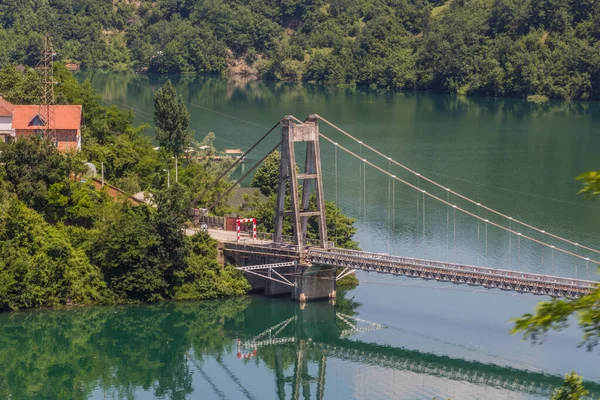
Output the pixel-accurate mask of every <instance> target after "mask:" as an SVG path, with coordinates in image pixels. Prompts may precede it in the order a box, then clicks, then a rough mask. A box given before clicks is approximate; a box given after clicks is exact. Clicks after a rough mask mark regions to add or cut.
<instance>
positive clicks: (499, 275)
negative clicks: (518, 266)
mask: <svg viewBox="0 0 600 400" xmlns="http://www.w3.org/2000/svg"><path fill="white" fill-rule="evenodd" d="M306 258H307V260H309V261H310V262H311V263H313V264H323V265H331V266H334V267H342V268H352V269H358V270H363V271H368V272H379V273H384V274H392V275H403V276H407V277H410V278H421V279H426V280H437V281H441V282H452V283H455V284H467V285H471V286H483V287H485V288H489V289H501V290H509V291H514V292H518V293H532V294H536V295H547V296H552V297H567V298H577V297H580V296H582V295H585V294H588V293H590V292H591V291H592V290H593V289H594V288H595V287H596V285H597V282H594V281H586V280H581V279H571V278H561V277H557V276H551V275H542V274H534V273H529V272H519V271H510V270H504V269H495V268H487V267H478V266H472V265H463V264H455V263H449V262H442V261H429V260H422V259H418V258H408V257H399V256H391V255H387V254H380V253H368V252H363V251H354V250H345V249H338V248H334V249H318V248H310V249H308V251H307V256H306Z"/></svg>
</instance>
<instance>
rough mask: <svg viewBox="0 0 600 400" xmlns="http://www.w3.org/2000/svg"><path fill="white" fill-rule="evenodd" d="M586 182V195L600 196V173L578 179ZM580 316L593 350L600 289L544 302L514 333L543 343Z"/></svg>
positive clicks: (598, 334) (599, 327) (599, 322)
mask: <svg viewBox="0 0 600 400" xmlns="http://www.w3.org/2000/svg"><path fill="white" fill-rule="evenodd" d="M577 180H580V181H582V183H583V188H582V189H581V190H580V191H579V193H583V194H584V195H586V196H587V197H589V198H594V197H596V196H598V195H599V194H600V171H591V172H586V173H583V174H581V175H579V176H578V177H577ZM572 315H577V318H578V320H579V326H580V328H581V329H582V330H583V338H582V341H581V345H582V346H585V347H586V348H587V350H588V351H591V350H592V349H593V348H594V347H595V346H596V345H598V343H599V341H600V286H598V287H597V288H596V289H595V290H593V291H592V292H591V293H590V294H587V295H585V296H582V297H579V298H578V299H573V300H558V299H553V300H552V301H546V302H540V303H538V305H537V309H536V311H535V313H533V314H531V313H528V314H524V315H523V316H521V317H519V318H516V319H514V320H513V322H514V323H515V325H514V327H513V329H512V331H511V332H512V333H513V334H514V333H523V334H524V336H525V338H529V339H531V340H532V341H533V342H541V341H543V337H544V336H545V335H546V334H547V333H548V331H550V330H554V331H559V330H561V329H564V328H565V327H567V326H568V320H569V317H571V316H572Z"/></svg>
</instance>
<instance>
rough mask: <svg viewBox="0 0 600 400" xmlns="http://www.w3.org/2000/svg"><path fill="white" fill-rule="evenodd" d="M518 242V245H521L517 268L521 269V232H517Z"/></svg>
mask: <svg viewBox="0 0 600 400" xmlns="http://www.w3.org/2000/svg"><path fill="white" fill-rule="evenodd" d="M517 242H518V246H519V256H518V258H517V264H518V265H517V269H518V270H520V269H521V234H520V233H519V234H517Z"/></svg>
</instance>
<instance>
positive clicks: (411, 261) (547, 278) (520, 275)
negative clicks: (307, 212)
mask: <svg viewBox="0 0 600 400" xmlns="http://www.w3.org/2000/svg"><path fill="white" fill-rule="evenodd" d="M311 255H317V256H318V255H322V256H325V257H327V256H330V257H331V256H332V255H333V256H335V255H339V256H350V257H356V258H361V259H365V260H373V261H384V262H389V263H392V264H406V265H414V266H422V267H434V268H442V269H445V270H454V271H460V272H472V273H476V274H481V275H493V276H500V277H511V278H517V279H521V280H528V281H533V282H542V281H543V282H552V283H557V284H564V285H570V286H577V287H585V288H589V289H594V288H595V287H596V286H597V285H598V282H594V281H588V280H583V279H573V278H563V277H559V276H552V275H541V274H532V273H528V272H519V271H510V270H505V269H495V268H488V267H479V266H473V265H464V264H456V263H450V262H440V261H431V260H423V259H419V258H408V257H400V256H392V255H389V254H382V253H368V252H362V251H356V250H346V249H339V248H335V249H330V250H318V249H310V250H309V256H311Z"/></svg>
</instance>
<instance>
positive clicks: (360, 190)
mask: <svg viewBox="0 0 600 400" xmlns="http://www.w3.org/2000/svg"><path fill="white" fill-rule="evenodd" d="M358 145H359V150H358V154H359V155H360V159H361V160H362V141H361V142H358ZM362 188H363V185H362V165H361V164H360V163H359V164H358V216H359V219H362V210H363V206H362Z"/></svg>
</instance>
